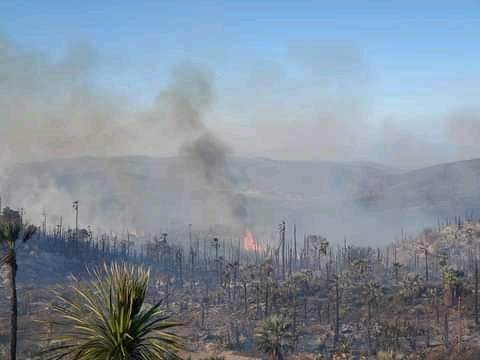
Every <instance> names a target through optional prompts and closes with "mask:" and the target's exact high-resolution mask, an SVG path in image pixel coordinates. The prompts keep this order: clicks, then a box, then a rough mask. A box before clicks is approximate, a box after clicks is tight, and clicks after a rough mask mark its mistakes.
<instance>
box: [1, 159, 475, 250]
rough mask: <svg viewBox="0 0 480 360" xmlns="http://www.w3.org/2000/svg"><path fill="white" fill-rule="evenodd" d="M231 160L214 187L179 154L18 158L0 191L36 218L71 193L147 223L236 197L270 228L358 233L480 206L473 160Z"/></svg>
mask: <svg viewBox="0 0 480 360" xmlns="http://www.w3.org/2000/svg"><path fill="white" fill-rule="evenodd" d="M229 168H230V173H231V175H232V178H233V179H234V181H233V182H232V186H231V187H230V188H227V189H226V188H221V189H218V188H212V187H209V186H208V185H205V184H203V183H201V182H198V181H197V180H196V179H195V177H194V176H193V175H192V173H191V171H190V170H189V169H188V168H186V167H185V165H184V164H183V163H182V162H181V161H179V159H177V158H152V157H143V156H129V157H119V158H108V159H107V158H75V159H60V160H51V161H46V162H35V163H22V164H18V165H16V166H13V167H11V168H9V169H8V170H7V171H6V172H5V173H4V177H3V179H2V181H1V185H2V186H1V194H2V197H3V199H4V203H6V204H10V205H12V206H16V207H23V208H25V209H26V211H27V217H30V218H31V219H32V221H35V222H40V221H41V219H42V216H41V214H42V212H43V211H44V210H46V211H47V212H48V214H49V216H48V219H49V222H50V223H56V222H58V221H59V215H63V221H64V224H71V223H72V205H71V202H72V200H74V199H75V200H79V201H80V221H81V223H82V224H92V225H100V224H102V225H103V226H104V228H107V229H108V228H110V227H112V228H118V227H123V228H129V229H136V230H151V231H160V229H168V228H173V227H186V226H187V224H189V223H192V224H194V225H196V226H200V225H202V224H205V225H206V224H215V223H222V222H225V221H227V220H226V216H225V214H226V204H225V202H226V200H225V199H227V198H231V197H236V198H238V199H240V200H241V202H242V204H243V206H244V207H245V209H246V210H247V217H246V219H242V222H245V224H240V225H245V226H247V225H248V226H254V227H256V228H258V229H263V231H264V232H263V233H264V234H268V231H270V233H271V236H272V237H274V236H276V235H275V234H276V231H277V225H276V224H278V223H279V222H280V221H281V220H284V219H285V220H287V221H288V222H289V223H290V224H291V223H292V222H296V223H297V224H298V226H299V229H302V230H303V231H305V232H320V233H323V234H326V235H327V236H330V237H331V238H332V239H335V240H341V239H342V238H343V236H344V235H345V236H348V237H349V238H351V239H352V241H356V242H365V243H378V242H379V241H388V240H391V238H392V237H393V236H395V235H396V234H398V233H399V232H400V231H401V229H405V230H411V231H413V230H416V229H419V228H421V227H423V226H427V225H431V224H432V223H434V222H435V221H436V219H437V217H444V216H448V215H451V216H453V215H458V214H464V213H465V212H467V211H469V212H473V213H480V207H479V206H478V205H477V204H479V203H480V160H470V161H462V162H456V163H451V164H441V165H437V166H433V167H429V168H425V169H420V170H415V171H411V172H401V171H399V170H396V169H392V168H389V167H386V166H382V165H379V164H375V163H368V162H363V163H334V162H300V161H277V160H270V159H262V158H251V159H250V158H231V159H229ZM267 230H268V231H267ZM265 236H267V235H265ZM269 236H270V235H269Z"/></svg>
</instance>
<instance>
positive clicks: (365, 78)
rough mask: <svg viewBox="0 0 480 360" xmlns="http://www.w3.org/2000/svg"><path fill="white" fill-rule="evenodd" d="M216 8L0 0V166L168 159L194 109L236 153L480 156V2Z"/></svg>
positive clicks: (399, 161)
mask: <svg viewBox="0 0 480 360" xmlns="http://www.w3.org/2000/svg"><path fill="white" fill-rule="evenodd" d="M267 3H268V2H267ZM219 4H222V3H221V2H217V1H208V2H206V3H205V6H204V7H200V8H199V7H192V6H189V5H190V4H189V2H185V3H178V4H175V5H173V4H168V5H167V4H166V3H162V2H159V3H158V4H156V5H154V4H149V3H148V2H143V6H134V5H133V4H130V5H127V4H118V6H115V7H108V8H109V10H108V11H107V10H106V9H107V7H103V6H101V5H95V4H93V3H89V2H86V3H84V4H78V5H76V7H71V6H66V5H64V4H63V3H60V2H57V1H47V2H45V3H43V4H42V9H41V10H42V11H41V12H40V11H37V10H38V5H37V4H34V3H32V4H30V5H25V4H21V5H20V4H19V3H3V4H1V5H0V59H1V61H0V75H1V76H0V112H1V113H2V118H1V123H2V128H3V129H4V130H5V131H2V134H0V140H1V145H0V146H1V150H2V151H1V155H0V164H6V163H8V162H15V161H18V160H27V161H28V160H41V159H48V158H52V157H57V156H59V154H60V155H61V156H67V157H76V156H83V155H90V156H120V155H129V154H140V155H151V156H165V155H174V154H178V152H179V151H180V149H181V148H182V146H183V145H184V144H185V141H189V138H191V136H192V132H191V130H192V128H190V129H186V127H185V126H189V125H191V124H189V119H188V117H192V116H193V117H195V119H196V121H197V123H196V125H195V126H197V128H196V129H193V130H194V131H195V132H198V131H204V130H205V129H206V130H207V131H208V132H209V134H210V135H212V136H213V137H214V138H215V139H216V141H217V140H218V142H219V143H221V144H222V146H224V147H225V150H227V152H228V153H233V154H236V155H238V156H249V157H252V156H256V157H268V158H273V159H283V160H327V161H372V162H377V163H380V164H384V165H387V166H393V167H400V168H403V169H410V168H419V167H424V166H428V165H433V164H436V163H441V162H447V161H456V160H464V159H470V158H475V157H477V156H478V154H479V153H480V151H479V150H480V149H479V147H478V142H477V139H478V137H479V136H480V111H479V107H478V101H477V99H476V96H475V94H477V93H478V92H479V90H480V78H479V76H478V74H479V73H480V68H479V65H478V64H476V62H475V61H474V59H475V58H477V57H478V55H479V48H478V46H476V45H475V44H476V39H477V38H478V35H479V32H478V29H477V28H476V27H475V25H474V24H475V22H476V20H478V19H477V18H476V17H475V13H479V12H478V11H475V10H479V8H478V7H479V4H478V3H475V2H465V3H464V5H465V6H463V7H460V6H455V5H453V4H451V5H448V4H438V3H435V6H434V5H433V2H432V3H431V2H428V1H427V2H425V3H422V4H417V3H415V2H402V4H399V3H397V4H393V3H392V4H379V3H375V4H373V3H369V2H365V3H364V4H360V3H358V4H356V3H350V2H346V4H348V7H346V6H342V4H340V3H338V4H337V5H334V4H333V3H328V2H326V3H324V4H322V5H320V4H317V5H315V4H303V6H301V5H302V4H301V3H299V5H298V6H293V5H287V4H276V6H275V7H270V6H268V11H269V15H268V16H267V15H266V13H265V10H266V9H267V7H265V6H266V4H264V5H259V4H253V3H250V2H245V3H244V4H243V5H239V4H229V5H227V4H223V7H220V6H218V5H219ZM355 11H356V12H360V14H363V16H357V15H355V16H354V13H355ZM78 14H82V16H81V17H80V16H79V15H78ZM107 14H108V16H105V15H107ZM253 14H255V17H256V21H255V23H254V24H253V23H252V22H251V21H250V17H249V16H250V15H253ZM287 14H288V15H292V14H295V15H296V16H297V17H293V16H287ZM213 15H215V16H213ZM212 16H213V17H212ZM206 17H208V18H209V19H215V20H214V21H211V23H206V22H205V21H204V20H205V18H206ZM273 19H275V21H273ZM127 20H128V21H129V22H128V27H127V26H125V27H124V26H123V25H122V21H127ZM173 20H175V21H173ZM27 23H28V24H29V25H30V26H27ZM78 24H85V26H83V27H82V26H79V25H78ZM94 24H104V27H102V26H94ZM182 26H185V28H184V30H182ZM317 26H319V27H320V28H317ZM110 27H111V28H112V29H115V34H117V36H115V35H113V33H110V32H109V31H107V29H109V28H110ZM197 27H198V28H199V31H193V30H194V29H196V28H197ZM231 27H234V28H236V29H237V31H233V29H232V28H231ZM287 28H290V29H292V31H287V30H286V29H287ZM36 29H41V31H40V32H39V31H36ZM73 29H77V30H73ZM79 29H80V30H79ZM126 29H128V33H127V32H125V30H126ZM187 29H191V30H192V31H188V30H187ZM220 29H226V30H227V31H224V32H221V31H219V30H220ZM293 29H294V30H293ZM321 29H325V31H322V30H321ZM59 30H60V31H59ZM260 30H263V31H260ZM452 34H455V36H452ZM287 35H288V36H287ZM252 39H255V41H253V42H252V41H251V40H252ZM200 44H203V45H205V46H199V45H200ZM447 54H448V56H446V55H447ZM172 91H173V93H174V94H173V95H174V96H175V97H176V100H175V99H174V101H173V102H172V96H171V95H172ZM178 96H181V97H183V98H184V99H183V100H182V101H183V103H180V102H178V101H177V100H178ZM175 101H177V102H175ZM185 106H187V107H188V109H187V110H185V109H186V108H185ZM187 112H190V113H187ZM184 120H186V122H185V123H183V124H182V121H184ZM190 140H191V139H190ZM18 144H22V145H21V146H18Z"/></svg>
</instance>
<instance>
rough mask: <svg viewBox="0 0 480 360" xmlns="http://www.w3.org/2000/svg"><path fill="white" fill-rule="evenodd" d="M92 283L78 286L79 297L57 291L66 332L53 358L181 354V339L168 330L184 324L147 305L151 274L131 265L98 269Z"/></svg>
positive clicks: (150, 358) (121, 359)
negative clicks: (64, 294) (171, 319)
mask: <svg viewBox="0 0 480 360" xmlns="http://www.w3.org/2000/svg"><path fill="white" fill-rule="evenodd" d="M93 275H94V280H93V281H92V282H91V284H90V286H88V287H85V288H81V287H77V286H73V287H72V289H71V290H73V293H74V294H75V296H74V297H75V300H72V299H68V298H66V297H64V296H63V295H61V294H60V293H57V294H56V295H57V298H58V300H59V301H60V304H59V305H57V306H55V308H54V310H55V311H56V312H57V313H58V314H59V315H60V318H61V321H60V322H58V323H56V325H57V326H59V327H60V328H59V330H60V332H59V333H60V334H61V335H60V336H59V337H57V338H56V339H55V343H54V346H53V347H52V348H51V349H49V350H48V351H47V352H46V354H47V355H48V356H47V359H52V360H53V359H70V358H72V359H77V360H93V359H95V360H137V359H138V360H155V359H156V360H161V359H177V358H178V356H177V353H178V351H180V350H181V349H182V346H183V345H182V341H181V339H180V338H179V337H178V336H177V335H175V334H173V333H171V332H169V331H168V330H169V329H171V328H173V327H175V326H178V325H180V324H179V323H177V322H174V321H170V320H169V319H168V317H167V316H165V315H164V314H163V313H162V312H161V311H160V309H159V307H160V303H157V304H155V305H153V306H152V307H151V308H148V309H147V307H146V306H145V299H146V295H147V290H148V286H149V279H150V273H149V272H148V271H146V270H144V269H143V268H142V267H139V266H134V265H126V264H121V265H119V264H113V265H111V266H107V265H105V266H104V269H103V271H95V272H93Z"/></svg>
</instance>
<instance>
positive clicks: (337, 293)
mask: <svg viewBox="0 0 480 360" xmlns="http://www.w3.org/2000/svg"><path fill="white" fill-rule="evenodd" d="M339 337H340V290H339V287H338V279H336V281H335V339H334V342H335V346H336V345H337V343H338V341H339Z"/></svg>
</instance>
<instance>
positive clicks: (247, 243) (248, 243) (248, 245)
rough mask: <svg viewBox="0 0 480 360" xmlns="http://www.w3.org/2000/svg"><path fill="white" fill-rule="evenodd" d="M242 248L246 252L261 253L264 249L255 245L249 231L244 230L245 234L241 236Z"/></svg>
mask: <svg viewBox="0 0 480 360" xmlns="http://www.w3.org/2000/svg"><path fill="white" fill-rule="evenodd" d="M243 248H244V249H245V250H247V251H262V250H264V247H263V246H262V245H260V244H258V243H257V241H256V240H255V237H254V236H253V233H252V232H251V231H250V230H249V229H246V230H245V234H244V235H243Z"/></svg>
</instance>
